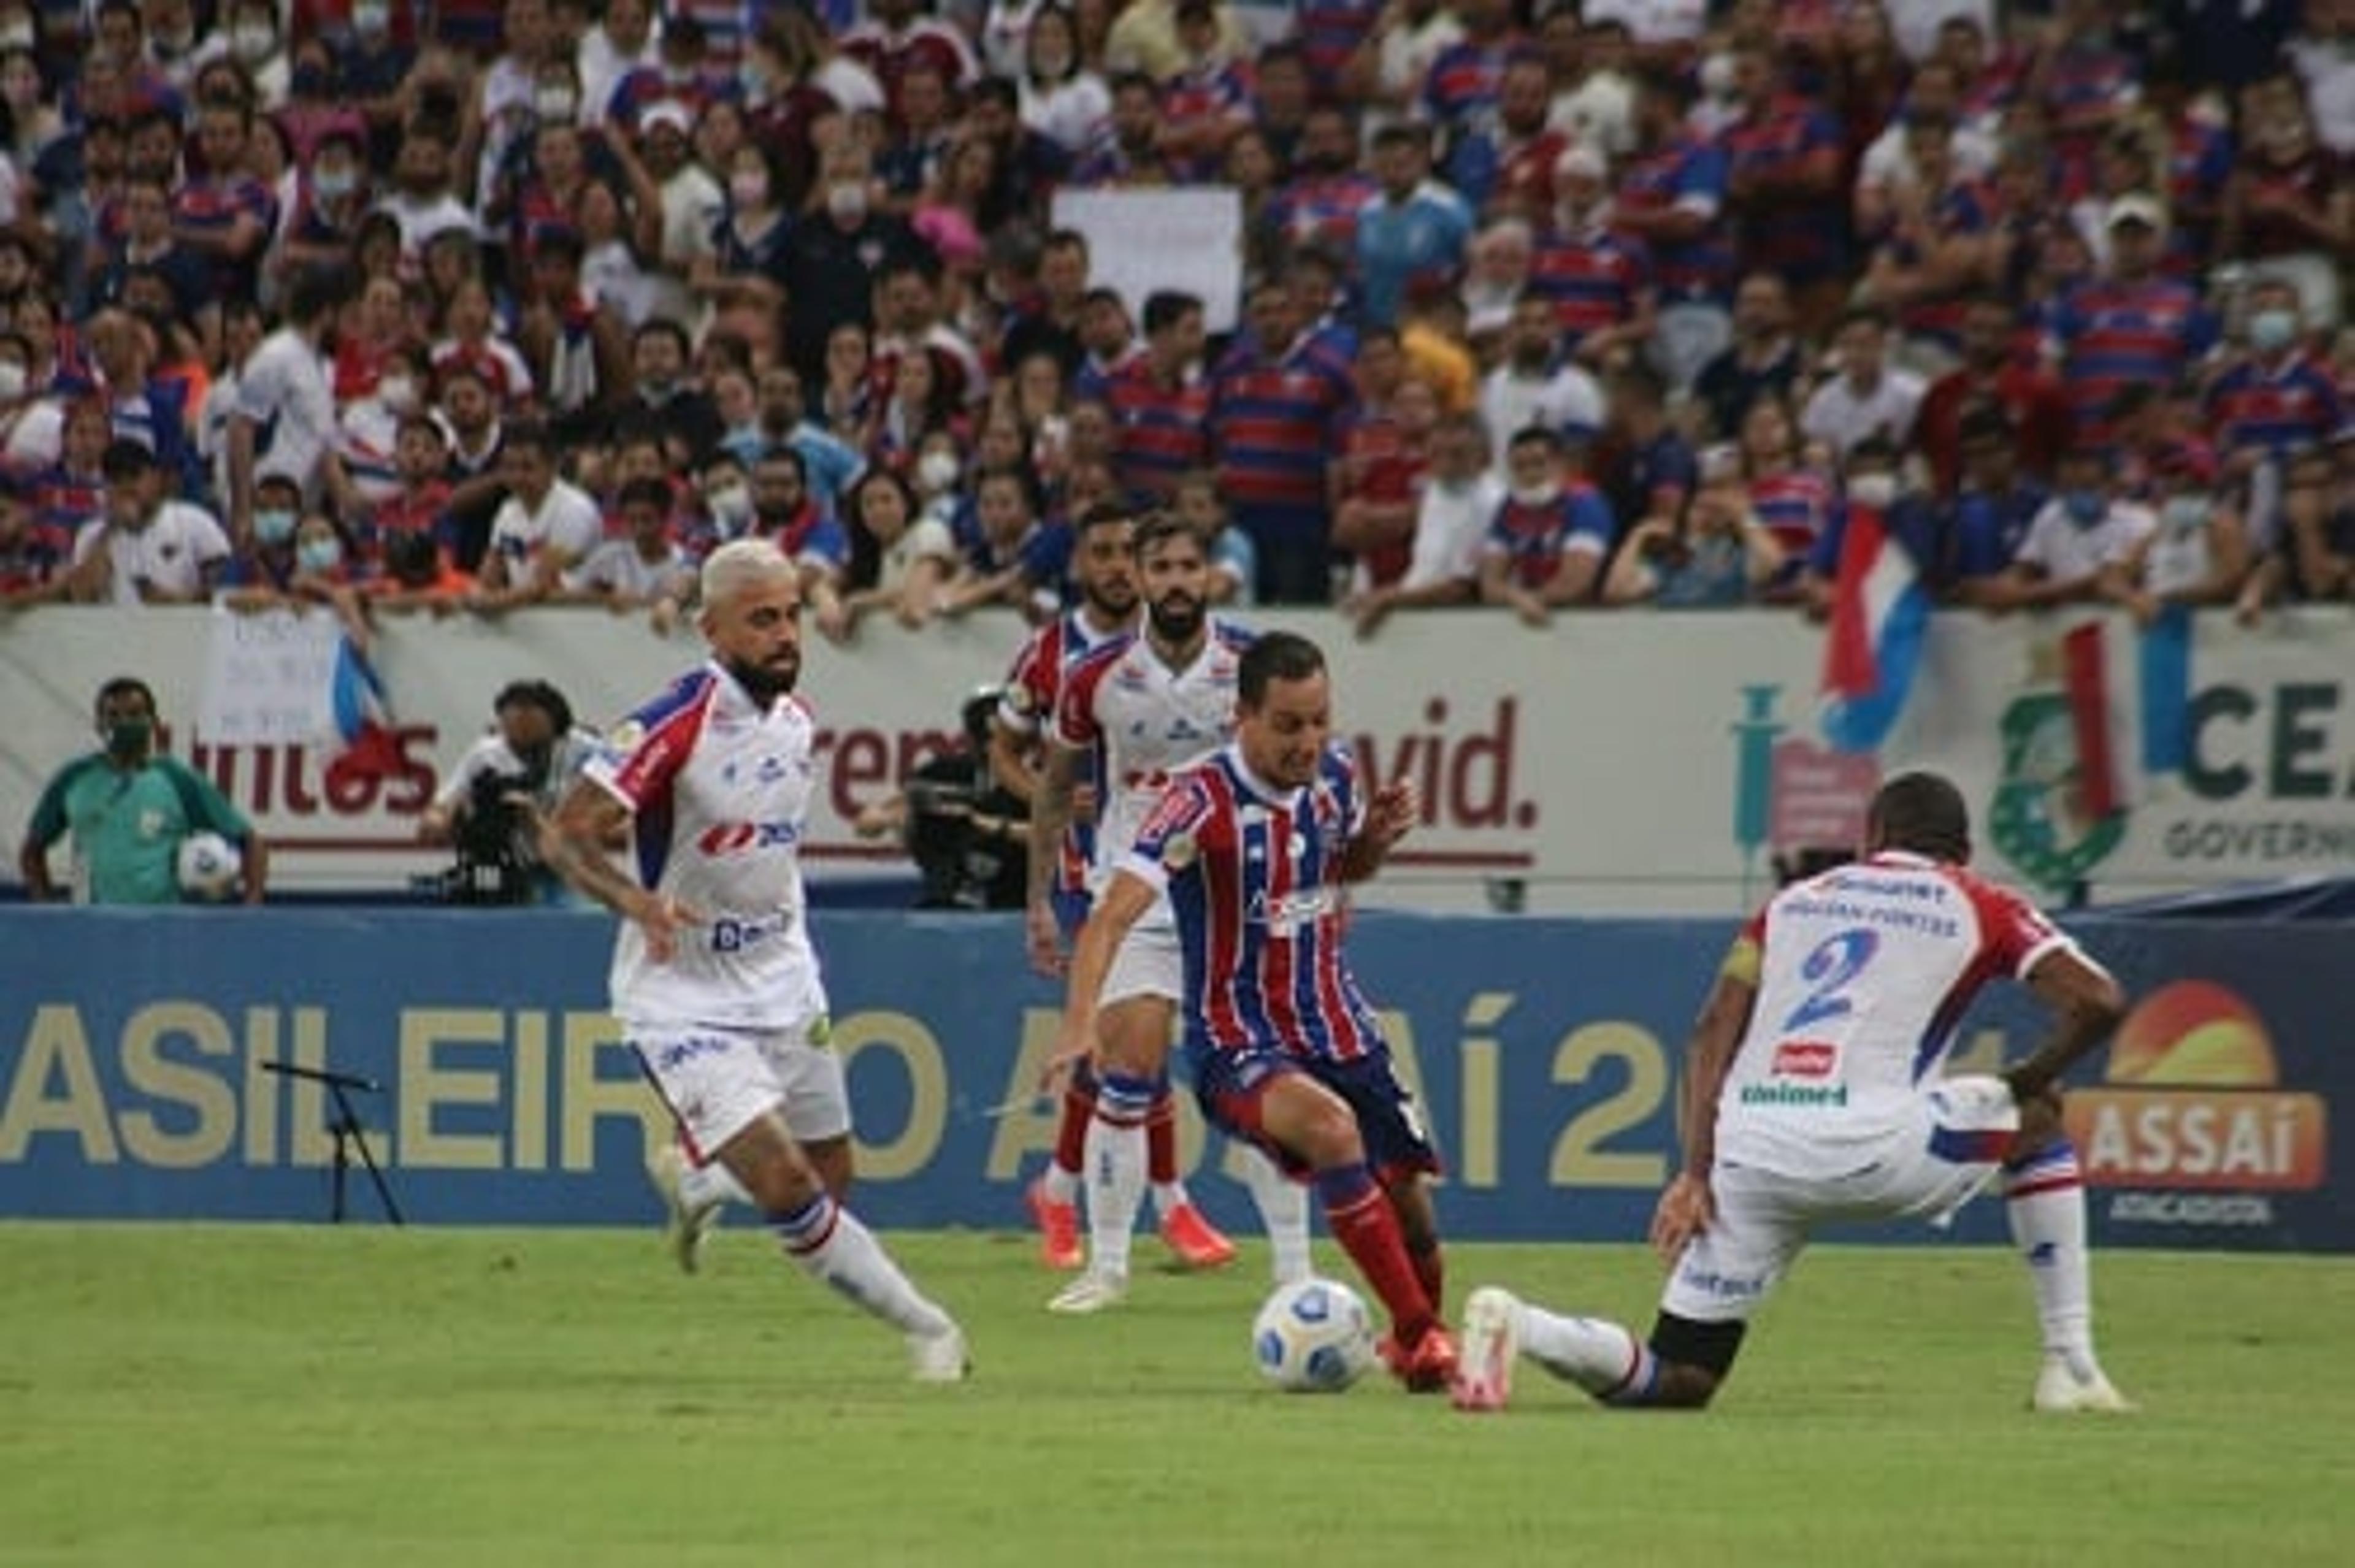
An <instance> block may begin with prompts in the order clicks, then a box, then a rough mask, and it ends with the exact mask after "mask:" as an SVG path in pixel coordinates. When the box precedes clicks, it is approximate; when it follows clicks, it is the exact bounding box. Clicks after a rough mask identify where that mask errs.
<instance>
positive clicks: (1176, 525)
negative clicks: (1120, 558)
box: [1029, 513, 1308, 1313]
mask: <svg viewBox="0 0 2355 1568" xmlns="http://www.w3.org/2000/svg"><path fill="white" fill-rule="evenodd" d="M1135 538H1136V561H1137V567H1138V571H1139V574H1140V575H1141V576H1142V578H1143V580H1144V586H1145V603H1146V616H1145V626H1144V630H1143V634H1142V635H1137V636H1131V637H1124V638H1121V639H1120V640H1119V641H1117V642H1114V643H1113V644H1110V645H1106V646H1104V647H1102V648H1099V649H1097V650H1096V651H1094V652H1093V653H1092V654H1090V655H1089V656H1087V657H1086V658H1084V659H1082V661H1081V662H1080V663H1079V664H1078V665H1077V666H1076V667H1073V668H1072V670H1071V673H1070V674H1069V675H1068V676H1067V677H1065V679H1064V681H1063V686H1062V690H1061V692H1060V695H1059V699H1058V701H1057V704H1056V709H1055V724H1054V740H1053V743H1052V744H1051V745H1050V748H1049V750H1048V753H1047V761H1046V764H1045V772H1044V775H1043V777H1042V778H1041V780H1040V783H1039V790H1038V794H1037V798H1036V804H1035V805H1034V807H1033V809H1032V812H1031V819H1030V907H1029V942H1030V955H1031V960H1032V962H1033V963H1034V964H1036V965H1038V966H1039V968H1040V969H1041V970H1043V971H1045V972H1048V973H1050V974H1051V973H1055V972H1058V971H1060V968H1061V967H1062V938H1061V932H1060V930H1059V929H1058V927H1057V925H1056V923H1055V917H1054V912H1053V911H1052V909H1051V907H1050V888H1051V886H1052V881H1053V869H1054V866H1053V860H1054V855H1055V850H1056V847H1057V845H1058V844H1060V841H1061V838H1062V832H1063V827H1064V824H1065V823H1067V822H1068V821H1070V820H1071V795H1072V788H1073V784H1074V781H1075V780H1076V778H1077V776H1078V770H1079V766H1080V763H1081V761H1082V758H1084V757H1087V756H1089V755H1094V756H1096V757H1097V758H1098V759H1099V761H1100V763H1101V778H1102V784H1101V790H1102V795H1103V811H1102V815H1101V817H1100V820H1099V822H1098V825H1097V835H1096V867H1095V872H1096V874H1095V885H1096V889H1097V891H1099V892H1101V891H1102V889H1103V884H1104V882H1105V880H1107V879H1109V878H1110V877H1111V876H1112V874H1113V872H1114V869H1116V867H1117V865H1118V859H1117V857H1118V855H1119V853H1120V851H1121V850H1122V849H1123V848H1124V847H1125V846H1126V845H1127V844H1129V843H1130V842H1131V841H1132V840H1133V839H1134V838H1135V836H1136V830H1137V828H1138V827H1140V826H1141V825H1142V824H1143V823H1144V821H1145V818H1146V815H1147V814H1148V813H1150V812H1151V811H1152V809H1153V804H1154V802H1155V801H1156V800H1157V799H1158V798H1159V797H1160V794H1161V790H1162V787H1163V786H1164V785H1165V784H1167V782H1168V780H1169V776H1170V774H1171V773H1175V772H1176V771H1177V769H1179V768H1182V767H1185V766H1188V764H1190V763H1196V762H1199V761H1200V760H1201V759H1202V758H1203V757H1205V756H1207V755H1208V754H1209V752H1212V751H1213V750H1215V749H1216V748H1217V747H1218V745H1219V744H1220V742H1221V741H1224V740H1225V739H1226V737H1227V734H1228V732H1229V731H1230V730H1231V728H1232V726H1233V721H1234V702H1235V681H1236V672H1237V669H1238V667H1239V666H1240V661H1241V657H1242V651H1243V649H1244V647H1245V646H1246V645H1248V644H1249V642H1250V635H1249V634H1248V633H1246V632H1245V631H1243V630H1242V629H1241V627H1239V626H1236V625H1234V624H1232V623H1231V622H1228V621H1226V620H1224V619H1222V618H1220V617H1218V616H1214V615H1212V614H1210V613H1209V611H1208V608H1207V606H1208V603H1209V555H1208V553H1207V547H1206V545H1205V542H1204V541H1203V539H1201V538H1200V537H1199V535H1197V534H1196V533H1194V532H1193V530H1192V529H1190V528H1188V527H1187V526H1186V525H1185V524H1184V523H1183V522H1181V521H1179V520H1178V519H1177V517H1176V516H1174V515H1173V514H1167V513H1156V514H1155V515H1153V516H1151V517H1147V518H1146V519H1145V521H1144V522H1142V523H1140V524H1139V525H1138V526H1137V528H1136V536H1135ZM1135 924H1136V927H1137V929H1136V931H1135V933H1134V935H1133V936H1131V937H1130V939H1129V940H1128V941H1127V942H1125V943H1124V944H1122V946H1121V948H1120V961H1119V963H1118V964H1116V965H1114V967H1113V972H1112V975H1111V977H1110V980H1109V982H1108V984H1107V985H1106V987H1104V990H1105V996H1104V1004H1103V1028H1102V1029H1101V1031H1100V1033H1101V1039H1100V1041H1099V1046H1100V1051H1099V1054H1098V1056H1097V1058H1096V1061H1097V1064H1098V1067H1099V1072H1098V1073H1097V1079H1096V1096H1095V1109H1094V1114H1093V1119H1092V1121H1091V1122H1090V1123H1089V1125H1088V1128H1087V1132H1086V1136H1085V1150H1086V1152H1085V1168H1086V1170H1087V1173H1088V1178H1087V1185H1088V1251H1089V1258H1088V1267H1087V1270H1086V1272H1085V1273H1083V1274H1082V1275H1080V1276H1079V1277H1078V1278H1076V1279H1074V1280H1072V1281H1071V1284H1069V1285H1066V1286H1065V1287H1064V1288H1063V1289H1062V1291H1060V1293H1059V1294H1058V1295H1057V1296H1055V1298H1054V1300H1053V1301H1051V1302H1050V1303H1049V1307H1050V1310H1052V1311H1056V1312H1073V1313H1086V1312H1098V1311H1101V1310H1103V1308H1104V1307H1110V1306H1113V1305H1114V1304H1116V1303H1118V1302H1119V1301H1120V1300H1121V1299H1122V1298H1123V1297H1124V1296H1126V1295H1127V1293H1128V1260H1129V1247H1130V1242H1131V1232H1133V1231H1134V1229H1135V1224H1136V1211H1137V1208H1138V1205H1139V1204H1140V1203H1141V1202H1142V1201H1143V1199H1144V1188H1145V1185H1146V1176H1147V1173H1148V1165H1147V1157H1148V1145H1149V1142H1150V1138H1149V1136H1148V1133H1147V1130H1146V1126H1147V1124H1148V1123H1149V1122H1150V1121H1151V1120H1152V1119H1153V1118H1154V1115H1155V1111H1154V1107H1155V1104H1156V1101H1159V1102H1163V1103H1164V1104H1165V1109H1164V1114H1165V1115H1167V1105H1166V1102H1167V1095H1168V1057H1169V1036H1170V1032H1171V1026H1172V1024H1173V1023H1174V1022H1175V1020H1176V1017H1177V1002H1178V998H1179V997H1181V996H1182V995H1183V994H1184V986H1185V971H1184V965H1183V963H1182V961H1181V959H1180V957H1179V955H1178V948H1177V929H1176V927H1175V926H1174V925H1173V924H1172V923H1171V918H1170V915H1169V913H1168V911H1167V907H1166V906H1163V907H1159V908H1156V909H1155V910H1154V911H1153V912H1151V915H1150V918H1146V919H1144V920H1142V921H1139V922H1136V923H1135ZM1094 1011H1095V1009H1094V1008H1093V1007H1091V1008H1090V1017H1091V1019H1093V1016H1094ZM1250 1166H1251V1174H1250V1177H1249V1180H1250V1183H1251V1189H1252V1199H1253V1200H1254V1201H1255V1202H1256V1203H1257V1204H1258V1206H1259V1210H1260V1215H1261V1218H1262V1219H1263V1221H1266V1224H1267V1228H1268V1240H1269V1242H1270V1243H1271V1245H1272V1247H1273V1251H1274V1253H1275V1260H1274V1261H1275V1272H1276V1277H1277V1278H1278V1279H1292V1278H1301V1277H1305V1275H1307V1273H1308V1229H1307V1227H1308V1206H1307V1202H1306V1200H1305V1196H1304V1195H1303V1194H1302V1193H1301V1191H1300V1189H1299V1188H1298V1187H1297V1186H1296V1185H1295V1184H1294V1183H1292V1182H1288V1181H1285V1180H1284V1179H1283V1178H1282V1177H1280V1176H1279V1175H1278V1174H1277V1173H1276V1172H1275V1171H1274V1169H1273V1168H1270V1167H1268V1166H1267V1165H1266V1164H1265V1163H1264V1162H1263V1161H1257V1160H1253V1161H1251V1162H1250ZM1174 1169H1175V1160H1174V1156H1173V1159H1172V1171H1173V1174H1174ZM1189 1211H1190V1210H1188V1211H1169V1210H1165V1211H1164V1214H1165V1220H1164V1226H1165V1230H1167V1229H1168V1228H1169V1219H1170V1217H1171V1216H1173V1215H1174V1214H1175V1213H1177V1212H1189ZM1196 1218H1197V1219H1198V1220H1199V1214H1197V1215H1196ZM1202 1229H1203V1230H1204V1231H1206V1232H1209V1227H1208V1223H1207V1221H1204V1222H1202ZM1209 1237H1211V1238H1214V1239H1215V1241H1216V1243H1217V1245H1216V1247H1215V1249H1212V1248H1209V1247H1207V1246H1206V1247H1203V1248H1200V1249H1197V1251H1198V1253H1199V1261H1200V1262H1204V1263H1209V1262H1216V1263H1225V1262H1228V1261H1230V1260H1231V1259H1232V1257H1233V1256H1234V1246H1233V1243H1231V1242H1229V1241H1227V1239H1226V1238H1225V1237H1223V1236H1220V1235H1218V1234H1217V1232H1209ZM1177 1244H1178V1241H1177V1237H1175V1236H1173V1237H1172V1245H1173V1246H1175V1245H1177ZM1180 1255H1181V1256H1184V1255H1186V1253H1184V1252H1183V1251H1181V1253H1180Z"/></svg>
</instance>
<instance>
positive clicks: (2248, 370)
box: [2208, 354, 2344, 453]
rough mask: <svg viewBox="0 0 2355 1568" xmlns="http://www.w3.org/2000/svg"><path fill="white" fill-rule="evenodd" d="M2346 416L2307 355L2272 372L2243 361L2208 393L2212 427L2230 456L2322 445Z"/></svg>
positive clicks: (2328, 381)
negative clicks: (2232, 454)
mask: <svg viewBox="0 0 2355 1568" xmlns="http://www.w3.org/2000/svg"><path fill="white" fill-rule="evenodd" d="M2343 417H2344V415H2343V412H2342V411H2341V408H2340V405H2339V389H2338V388H2337V387H2336V386H2334V385H2332V383H2331V379H2330V378H2329V377H2328V376H2326V375H2324V374H2323V373H2322V371H2321V370H2320V369H2319V368H2317V367H2316V365H2315V364H2314V362H2313V361H2312V360H2310V359H2308V358H2307V357H2306V356H2305V355H2303V354H2293V355H2291V356H2290V357H2288V358H2287V359H2286V360H2285V361H2284V362H2283V363H2282V366H2281V368H2279V369H2277V370H2271V371H2268V370H2267V369H2266V368H2264V366H2263V365H2260V364H2258V363H2257V362H2256V361H2255V360H2254V359H2250V360H2244V361H2243V362H2242V363H2240V364H2238V365H2235V366H2233V367H2232V368H2231V369H2230V370H2227V371H2225V372H2224V373H2223V374H2222V376H2219V377H2217V378H2216V380H2215V383H2214V385H2212V386H2211V387H2210V388H2209V389H2208V418H2209V424H2210V428H2211V430H2213V431H2214V432H2215V434H2216V441H2217V444H2218V445H2220V446H2222V448H2223V449H2224V451H2226V452H2227V453H2234V452H2265V453H2281V452H2286V451H2288V450H2289V449H2290V448H2292V447H2297V446H2310V445H2319V444H2321V443H2323V442H2326V441H2328V440H2329V439H2330V437H2331V435H2332V434H2333V433H2334V432H2337V431H2338V429H2339V421H2340V420H2341V419H2342V418H2343Z"/></svg>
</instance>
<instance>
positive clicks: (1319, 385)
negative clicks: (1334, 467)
mask: <svg viewBox="0 0 2355 1568" xmlns="http://www.w3.org/2000/svg"><path fill="white" fill-rule="evenodd" d="M1356 404H1357V387H1356V384H1355V382H1354V381H1353V379H1351V377H1350V374H1349V367H1348V364H1346V363H1345V362H1343V361H1342V360H1340V359H1338V358H1337V357H1335V356H1334V355H1333V354H1332V353H1330V352H1329V351H1328V350H1327V349H1326V348H1324V347H1321V346H1320V345H1319V344H1318V343H1317V342H1316V338H1315V337H1314V336H1312V335H1304V336H1301V337H1300V338H1299V339H1298V340H1296V341H1295V342H1294V343H1293V344H1292V346H1291V347H1288V348H1286V349H1285V350H1284V352H1283V353H1282V354H1277V355H1271V354H1269V353H1267V352H1266V351H1265V350H1264V349H1263V348H1262V347H1260V346H1259V345H1258V344H1256V343H1254V342H1250V341H1245V342H1243V343H1241V344H1238V345H1237V346H1236V347H1233V348H1231V349H1230V350H1229V351H1228V353H1227V357H1225V358H1224V359H1222V360H1221V361H1220V364H1219V368H1218V373H1217V374H1216V375H1214V376H1213V377H1212V378H1211V380H1210V410H1209V426H1208V428H1209V437H1210V442H1211V444H1212V446H1213V448H1214V449H1215V450H1216V452H1217V453H1218V457H1219V478H1220V484H1221V485H1222V486H1223V488H1224V490H1225V492H1226V496H1227V499H1228V500H1229V501H1230V502H1231V503H1232V504H1233V505H1235V506H1237V507H1284V508H1286V509H1288V510H1295V511H1303V512H1322V511H1324V510H1325V506H1326V491H1325V465H1326V462H1327V454H1328V453H1331V452H1333V451H1334V450H1335V449H1337V447H1338V446H1339V445H1340V438H1341V434H1342V432H1344V430H1346V429H1347V426H1348V416H1349V414H1350V412H1351V411H1352V410H1353V409H1354V408H1355V407H1356Z"/></svg>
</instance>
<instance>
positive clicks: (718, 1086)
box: [629, 1014, 850, 1163]
mask: <svg viewBox="0 0 2355 1568" xmlns="http://www.w3.org/2000/svg"><path fill="white" fill-rule="evenodd" d="M826 1038H827V1026H826V1018H825V1016H824V1015H822V1014H821V1015H820V1016H818V1017H816V1018H813V1019H802V1020H800V1021H798V1022H795V1023H794V1024H791V1025H788V1026H787V1027H785V1028H783V1029H725V1028H718V1027H714V1026H712V1025H709V1024H679V1025H670V1026H659V1027H650V1028H643V1029H642V1028H632V1029H630V1031H629V1040H630V1046H631V1048H632V1049H633V1050H634V1051H636V1052H637V1053H638V1060H639V1061H642V1062H644V1063H645V1070H646V1073H647V1075H648V1076H649V1077H651V1078H653V1080H654V1081H655V1090H656V1091H657V1092H658V1093H660V1094H661V1095H662V1097H663V1101H664V1103H665V1104H667V1105H669V1107H670V1113H671V1115H673V1116H676V1117H677V1119H678V1125H679V1127H680V1130H681V1131H683V1132H684V1133H685V1134H686V1135H687V1150H688V1152H689V1153H690V1154H691V1155H693V1156H694V1157H695V1158H696V1160H697V1161H698V1163H700V1162H701V1161H704V1160H707V1159H709V1158H710V1157H711V1156H712V1155H714V1154H715V1153H717V1152H718V1151H719V1149H720V1148H721V1147H724V1146H725V1145H726V1144H727V1142H728V1140H729V1139H730V1138H732V1137H734V1136H736V1135H737V1134H738V1133H741V1132H742V1131H743V1130H744V1129H745V1128H746V1127H749V1126H751V1125H752V1124H753V1123H754V1122H756V1121H758V1120H760V1119H761V1117H762V1116H763V1115H767V1114H768V1113H769V1112H770V1111H771V1110H775V1111H776V1112H777V1113H778V1114H779V1115H782V1116H783V1118H784V1123H785V1130H786V1131H787V1132H788V1133H791V1134H792V1135H793V1136H794V1142H796V1143H803V1144H809V1143H818V1142H823V1141H824V1140H826V1139H827V1138H838V1137H842V1136H846V1135H847V1134H848V1133H849V1131H850V1094H849V1091H848V1090H847V1088H846V1087H845V1085H844V1083H843V1077H842V1058H840V1057H838V1056H837V1055H836V1054H835V1053H834V1051H833V1049H832V1048H831V1047H830V1046H829V1045H828V1044H827V1043H826Z"/></svg>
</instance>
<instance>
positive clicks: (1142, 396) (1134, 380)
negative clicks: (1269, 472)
mask: <svg viewBox="0 0 2355 1568" xmlns="http://www.w3.org/2000/svg"><path fill="white" fill-rule="evenodd" d="M1103 400H1104V402H1105V404H1106V405H1107V406H1108V407H1110V408H1111V410H1112V417H1113V423H1114V425H1115V426H1116V427H1117V428H1118V431H1119V434H1118V437H1117V438H1116V440H1115V441H1114V452H1113V463H1114V469H1115V471H1116V473H1117V475H1118V477H1119V480H1120V487H1121V488H1122V489H1123V490H1124V491H1126V492H1128V493H1129V494H1130V495H1132V496H1153V497H1155V498H1156V499H1159V500H1166V499H1167V498H1168V496H1169V494H1170V493H1171V492H1172V491H1173V490H1175V489H1176V488H1177V481H1178V479H1179V477H1180V476H1182V475H1185V474H1188V473H1189V472H1191V471H1192V470H1194V469H1197V468H1200V467H1203V466H1205V465H1206V464H1209V461H1210V443H1209V418H1210V384H1209V382H1208V381H1207V380H1205V379H1202V378H1201V377H1200V376H1188V377H1187V378H1186V379H1183V380H1181V381H1179V382H1178V383H1177V385H1175V386H1170V385H1167V384H1166V383H1164V382H1163V381H1162V379H1161V378H1160V377H1158V376H1156V374H1155V373H1154V370H1153V365H1152V362H1151V361H1150V360H1148V359H1146V357H1143V356H1139V357H1136V358H1135V359H1133V360H1131V361H1129V362H1128V363H1127V364H1125V365H1124V366H1122V367H1121V368H1119V369H1117V370H1115V371H1114V372H1113V373H1112V374H1111V375H1110V376H1109V377H1107V378H1106V379H1105V380H1104V387H1103Z"/></svg>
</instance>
